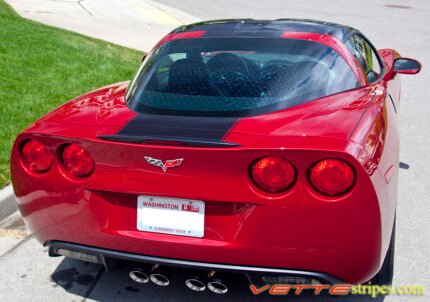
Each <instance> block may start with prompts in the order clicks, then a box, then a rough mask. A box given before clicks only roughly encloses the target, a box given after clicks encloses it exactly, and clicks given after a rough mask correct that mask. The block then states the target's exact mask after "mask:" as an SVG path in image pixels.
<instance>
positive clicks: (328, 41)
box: [281, 31, 368, 85]
mask: <svg viewBox="0 0 430 302" xmlns="http://www.w3.org/2000/svg"><path fill="white" fill-rule="evenodd" d="M281 37H282V38H287V39H300V40H309V41H314V42H318V43H321V44H324V45H326V46H328V47H330V48H332V49H333V50H335V51H336V52H338V53H339V54H340V55H341V56H342V58H343V59H344V60H345V61H346V62H347V63H348V65H349V67H351V69H352V70H353V71H354V74H355V76H356V77H357V79H358V80H359V81H360V83H361V84H362V85H366V84H368V80H367V77H366V75H365V74H364V72H363V69H362V68H361V67H360V65H359V63H358V62H357V60H356V59H355V58H354V55H353V54H352V53H351V52H350V51H349V50H348V48H346V46H345V45H344V44H343V43H342V42H341V41H339V40H338V39H336V38H335V37H333V36H332V35H329V34H318V33H311V32H293V31H286V32H284V33H283V34H282V36H281Z"/></svg>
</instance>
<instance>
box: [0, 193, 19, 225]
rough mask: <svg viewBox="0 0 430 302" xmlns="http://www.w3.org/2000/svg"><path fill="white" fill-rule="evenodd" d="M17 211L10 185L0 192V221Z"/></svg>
mask: <svg viewBox="0 0 430 302" xmlns="http://www.w3.org/2000/svg"><path fill="white" fill-rule="evenodd" d="M17 210H18V206H17V204H16V200H15V194H14V193H13V188H12V185H8V186H6V187H5V188H3V189H1V190H0V221H2V220H3V219H5V218H7V217H9V216H10V215H11V214H12V213H13V212H15V211H17Z"/></svg>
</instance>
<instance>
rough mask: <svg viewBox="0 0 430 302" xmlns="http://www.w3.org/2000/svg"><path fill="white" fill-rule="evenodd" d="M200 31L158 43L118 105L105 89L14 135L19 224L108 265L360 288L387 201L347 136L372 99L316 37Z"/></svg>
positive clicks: (371, 264)
mask: <svg viewBox="0 0 430 302" xmlns="http://www.w3.org/2000/svg"><path fill="white" fill-rule="evenodd" d="M197 36H198V35H197ZM197 36H196V37H185V38H184V37H181V38H174V39H173V38H172V39H170V41H165V42H164V43H166V44H164V45H161V46H159V47H160V49H161V50H159V51H155V52H154V53H153V54H152V55H151V56H150V57H149V58H148V59H146V62H145V63H144V64H143V67H142V68H141V70H140V72H139V74H138V76H137V77H136V79H135V80H134V81H133V83H132V84H131V86H130V87H129V89H128V94H127V97H126V100H125V99H124V93H123V92H122V94H119V95H115V93H113V94H112V91H111V90H106V91H103V93H104V96H105V98H103V97H102V99H103V102H99V103H96V104H94V103H92V104H91V105H90V104H84V105H83V106H82V108H81V109H80V110H76V111H73V112H69V111H65V112H66V113H67V114H66V117H63V120H60V119H58V115H59V113H58V111H57V112H54V113H53V114H51V115H50V116H49V117H48V118H45V119H44V120H42V121H41V122H39V123H37V124H35V125H33V126H32V127H30V128H29V129H27V130H26V131H24V132H23V133H22V134H21V135H20V136H19V137H18V138H17V140H16V142H15V145H14V147H13V151H12V160H11V171H12V179H13V185H14V190H15V193H16V195H17V200H18V204H19V208H20V211H21V213H22V215H23V217H24V219H25V221H26V223H27V225H28V226H29V228H30V229H31V230H32V232H33V233H34V234H35V236H36V237H37V238H38V240H39V241H40V242H42V243H43V244H44V245H47V246H49V247H50V253H51V255H67V256H71V257H75V258H80V259H83V260H87V261H93V262H97V263H103V264H105V265H108V262H109V261H108V260H109V259H123V260H124V259H125V260H128V261H136V262H142V263H151V264H155V265H157V268H158V265H160V266H161V267H164V266H166V267H169V266H179V267H185V268H190V269H191V268H193V269H200V270H206V271H231V272H240V273H246V274H247V275H249V276H257V278H260V279H261V277H268V276H269V277H270V276H275V277H278V276H295V277H298V278H305V279H307V280H315V281H318V282H321V283H326V282H329V283H336V282H340V281H342V282H348V283H359V282H364V281H367V280H369V279H370V278H371V277H372V276H373V275H374V274H375V273H376V272H377V271H378V269H379V267H380V264H381V261H382V259H381V256H380V255H381V218H380V217H381V214H380V210H379V209H380V208H379V203H380V201H381V200H385V199H386V196H385V195H384V194H385V193H384V192H383V191H382V190H376V189H375V188H376V187H378V186H379V185H380V181H381V178H380V176H379V174H372V173H369V171H368V169H367V168H365V167H364V166H363V161H362V155H363V153H362V149H363V146H361V145H360V144H357V143H354V142H351V141H349V139H348V137H349V134H350V132H351V131H352V130H353V129H354V126H355V125H356V123H357V122H358V120H359V118H360V116H361V114H362V111H361V110H364V108H365V107H362V108H361V109H357V108H355V110H348V108H350V107H348V106H349V104H350V103H351V102H353V100H357V99H358V100H360V99H362V101H363V102H364V103H365V102H366V101H369V98H368V95H369V93H370V91H368V90H366V89H365V88H362V89H358V87H359V86H360V83H359V81H358V80H357V78H356V77H355V76H354V74H353V72H352V70H350V69H348V68H349V67H348V65H347V63H346V62H345V61H343V59H342V58H341V57H340V56H339V54H336V52H335V51H334V50H332V49H330V48H329V47H326V46H324V47H322V46H321V47H320V46H318V45H320V44H319V43H317V42H309V41H299V40H294V41H292V42H291V41H290V42H288V43H289V44H288V43H287V45H284V42H285V41H287V40H288V39H283V40H285V41H281V42H279V41H278V40H281V39H279V38H277V39H272V38H268V39H269V40H268V41H270V42H271V43H272V44H273V45H274V46H273V47H274V48H276V50H275V51H272V52H270V51H269V52H267V51H266V52H264V50H263V48H262V47H261V43H259V42H260V41H261V40H258V39H252V41H248V39H246V38H242V39H244V40H246V41H241V40H240V39H239V38H235V39H236V40H238V41H239V40H240V43H239V42H238V41H236V43H232V40H231V38H222V39H218V40H217V39H215V40H207V41H203V42H202V41H201V40H200V41H198V42H197V41H193V42H192V43H191V42H190V41H189V40H192V39H194V38H196V39H195V40H199V39H200V38H201V37H200V36H198V37H197ZM184 41H187V43H185V42H184ZM206 42H207V43H206ZM208 45H209V46H210V47H209V48H208ZM228 45H230V46H231V45H233V48H224V49H223V48H221V47H227V46H228ZM234 45H236V48H234ZM250 45H251V46H250ZM285 46H288V47H285ZM193 47H194V48H193ZM250 47H251V48H250ZM252 47H254V48H255V49H252ZM190 49H191V50H194V51H190ZM283 49H290V50H291V51H290V53H288V54H287V55H286V54H285V53H283V51H284V50H283ZM303 49H305V50H303ZM299 50H303V51H299ZM163 52H164V53H163ZM220 54H224V55H223V58H222V60H221V59H219V57H218V59H217V60H215V61H212V64H209V62H210V60H212V59H214V58H215V57H216V56H217V55H220ZM225 54H227V55H225ZM312 54H321V56H314V57H312ZM232 55H233V56H234V57H232ZM196 56H200V57H199V61H198V62H197V63H196V61H194V59H195V57H196ZM283 57H284V58H285V57H287V58H290V59H289V60H287V61H285V62H280V61H279V60H280V59H282V58H283ZM303 57H304V58H303ZM166 58H168V59H166ZM300 60H302V61H300ZM324 60H326V61H324ZM178 61H180V62H179V63H177V62H178ZM303 62H305V63H303ZM202 64H204V65H202ZM235 64H236V65H235ZM210 65H212V67H211V66H210ZM232 66H233V67H234V66H237V68H238V69H237V70H236V71H234V70H231V67H232ZM157 68H158V69H157ZM207 68H209V69H210V70H209V71H208V70H207ZM255 68H257V69H256V70H258V72H253V71H252V70H254V69H255ZM346 70H349V71H347V72H348V74H349V76H345V72H346ZM254 71H255V70H254ZM300 72H304V73H302V74H301V73H300ZM202 73H204V76H202ZM304 74H306V75H308V76H306V77H304V76H303V75H304ZM293 75H294V78H292V76H293ZM322 75H324V77H323V78H321V77H322ZM283 77H284V78H283ZM342 77H343V78H342ZM286 78H287V79H288V81H286V80H285V79H286ZM154 79H155V80H154ZM202 79H203V80H202ZM202 81H203V82H202ZM284 83H288V84H287V85H285V84H284ZM303 85H304V86H303ZM306 85H307V86H306ZM202 87H205V89H203V88H202ZM256 87H257V89H256ZM300 87H301V88H300ZM303 87H309V88H306V89H305V92H306V93H303V90H300V89H304V88H303ZM202 89H203V90H202ZM345 90H351V91H350V92H343V91H345ZM205 93H206V94H205ZM342 93H343V94H342ZM330 95H334V96H332V97H330ZM337 95H338V97H336V96H337ZM93 97H96V96H93ZM114 99H115V100H116V101H113V100H114ZM111 101H112V102H113V103H115V104H118V109H117V110H112V111H108V112H107V113H106V116H102V117H101V116H100V112H102V111H101V109H100V108H102V107H103V106H104V104H105V103H106V102H111ZM126 101H127V104H126V103H125V102H126ZM311 101H313V102H311ZM79 102H80V100H76V101H72V105H76V104H78V103H79ZM67 106H70V104H69V105H67ZM68 108H69V107H68ZM60 111H61V109H60ZM124 112H125V113H124ZM123 113H124V114H125V115H126V116H127V118H123V115H122V114H123ZM89 116H91V118H89ZM90 119H93V120H94V121H95V122H94V123H93V124H91V123H89V122H88V121H89V120H90ZM175 120H176V121H177V122H176V123H175ZM107 121H109V122H112V121H115V122H112V123H117V124H115V125H113V124H110V123H108V122H107ZM119 124H120V126H118V125H119ZM369 174H370V175H369Z"/></svg>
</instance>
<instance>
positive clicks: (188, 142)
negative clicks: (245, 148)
mask: <svg viewBox="0 0 430 302" xmlns="http://www.w3.org/2000/svg"><path fill="white" fill-rule="evenodd" d="M97 138H100V139H104V140H107V141H113V142H126V143H135V144H160V143H161V144H163V143H165V144H169V145H185V146H193V147H221V148H225V147H238V146H240V144H237V143H229V142H223V141H220V140H210V139H205V140H198V139H190V138H183V137H175V138H166V137H155V136H140V135H123V134H117V135H99V136H97Z"/></svg>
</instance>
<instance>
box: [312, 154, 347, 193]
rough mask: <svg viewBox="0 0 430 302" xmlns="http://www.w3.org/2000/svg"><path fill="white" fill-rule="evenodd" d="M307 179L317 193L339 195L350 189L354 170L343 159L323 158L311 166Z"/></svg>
mask: <svg viewBox="0 0 430 302" xmlns="http://www.w3.org/2000/svg"><path fill="white" fill-rule="evenodd" d="M309 181H310V183H311V185H312V186H313V187H314V188H315V190H317V191H318V192H319V193H321V194H324V195H328V196H339V195H342V194H344V193H346V192H348V191H349V190H351V188H352V187H353V185H354V183H355V172H354V170H353V169H352V167H351V166H350V165H349V164H347V163H346V162H344V161H343V160H339V159H324V160H321V161H319V162H318V163H316V164H315V165H314V166H313V167H312V168H311V170H310V173H309Z"/></svg>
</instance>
